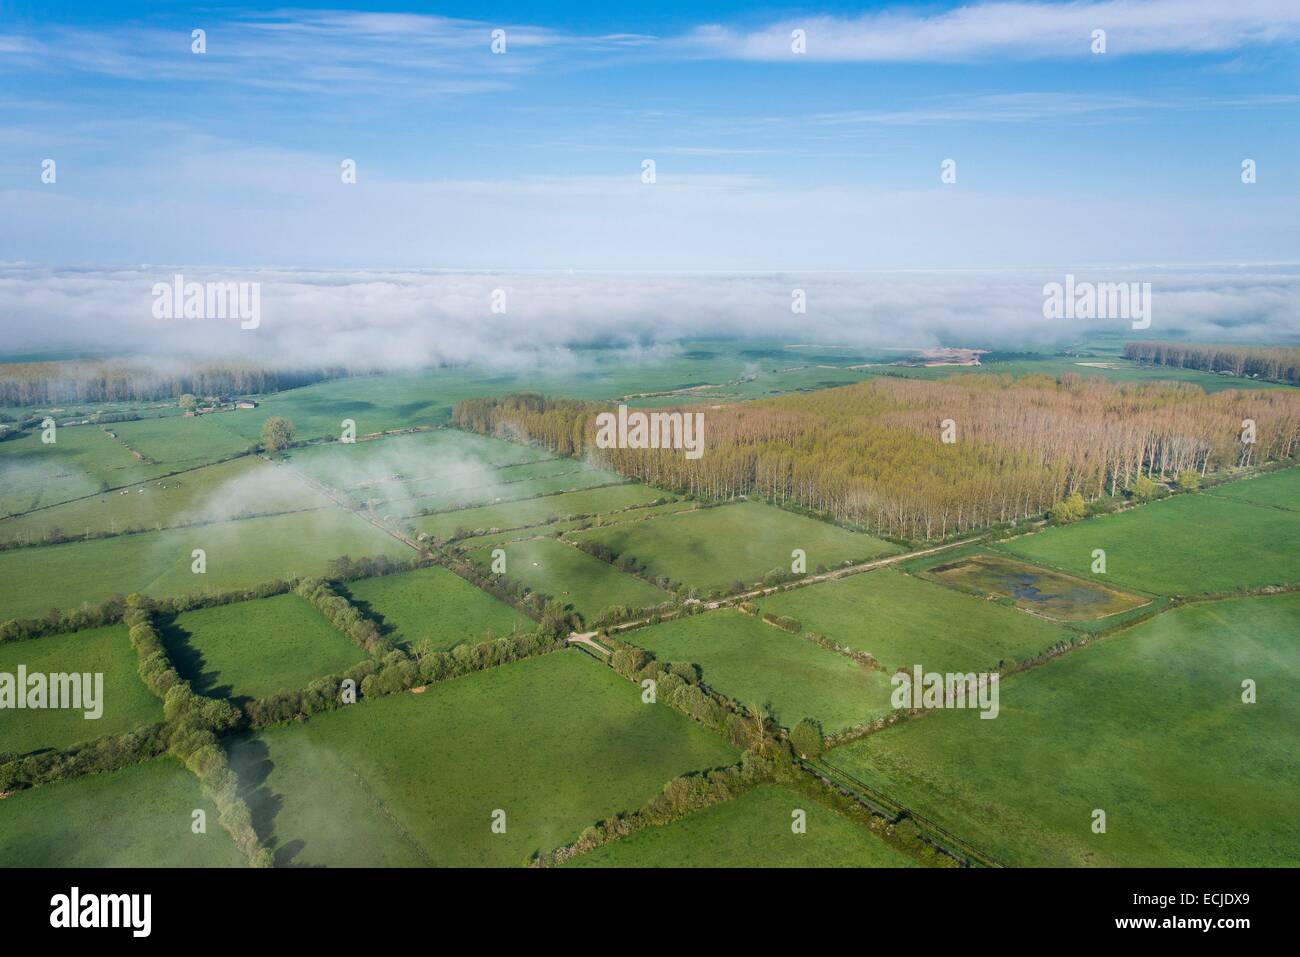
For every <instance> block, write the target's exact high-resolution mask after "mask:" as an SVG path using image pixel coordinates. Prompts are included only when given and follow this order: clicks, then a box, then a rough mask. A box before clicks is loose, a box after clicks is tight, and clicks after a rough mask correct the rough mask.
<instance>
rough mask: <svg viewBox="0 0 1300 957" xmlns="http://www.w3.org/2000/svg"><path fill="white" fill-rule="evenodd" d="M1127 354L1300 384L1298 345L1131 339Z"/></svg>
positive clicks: (1177, 365) (1157, 362) (1178, 366)
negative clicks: (1203, 344) (1227, 344)
mask: <svg viewBox="0 0 1300 957" xmlns="http://www.w3.org/2000/svg"><path fill="white" fill-rule="evenodd" d="M1124 358H1126V359H1132V360H1134V361H1135V362H1150V363H1153V364H1155V365H1159V366H1170V367H1172V368H1176V369H1200V370H1201V371H1204V372H1231V373H1232V374H1233V375H1245V376H1258V377H1259V378H1261V379H1270V380H1272V381H1274V382H1290V383H1291V384H1292V385H1300V349H1294V348H1280V347H1266V346H1198V345H1188V344H1185V343H1178V342H1130V343H1128V344H1127V345H1125V346H1124Z"/></svg>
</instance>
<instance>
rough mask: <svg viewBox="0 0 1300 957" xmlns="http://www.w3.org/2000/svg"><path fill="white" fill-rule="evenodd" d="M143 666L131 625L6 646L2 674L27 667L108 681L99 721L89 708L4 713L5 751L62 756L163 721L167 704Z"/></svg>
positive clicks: (0, 722)
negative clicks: (141, 669)
mask: <svg viewBox="0 0 1300 957" xmlns="http://www.w3.org/2000/svg"><path fill="white" fill-rule="evenodd" d="M138 664H139V662H138V659H137V658H136V653H135V649H134V648H132V647H131V641H130V639H129V638H127V634H126V626H125V625H106V626H105V627H103V628H88V629H86V630H85V631H76V632H69V633H68V634H62V635H47V636H46V637H44V638H36V639H32V640H30V641H14V642H6V643H5V644H0V672H6V673H8V674H10V675H17V673H18V667H19V666H20V665H23V666H25V667H26V669H27V673H28V674H29V675H32V674H38V673H39V674H46V675H49V674H60V673H61V674H72V673H77V674H83V675H84V674H90V675H95V674H102V675H103V676H104V678H103V681H104V685H103V696H102V711H103V713H102V715H101V716H100V717H99V718H93V719H92V718H87V717H86V716H85V709H81V710H72V709H67V708H60V709H57V710H56V709H54V708H44V709H42V710H39V711H36V710H30V711H29V710H22V711H18V710H9V709H5V710H3V711H0V752H2V751H8V752H10V753H13V754H27V753H29V752H32V751H38V750H40V751H43V750H46V749H53V750H58V751H61V750H63V749H64V748H68V747H71V746H72V745H74V744H81V743H83V742H86V741H92V740H94V739H95V738H101V737H104V736H106V735H113V734H121V733H123V732H125V731H130V730H132V729H133V728H139V727H142V726H144V725H148V724H154V723H156V722H159V721H162V719H163V713H162V702H161V701H159V700H158V699H157V698H155V697H154V696H153V694H152V693H151V692H150V691H149V689H148V688H146V687H145V686H144V682H142V681H141V680H140V676H139V674H138V673H137V667H138ZM92 680H93V679H92Z"/></svg>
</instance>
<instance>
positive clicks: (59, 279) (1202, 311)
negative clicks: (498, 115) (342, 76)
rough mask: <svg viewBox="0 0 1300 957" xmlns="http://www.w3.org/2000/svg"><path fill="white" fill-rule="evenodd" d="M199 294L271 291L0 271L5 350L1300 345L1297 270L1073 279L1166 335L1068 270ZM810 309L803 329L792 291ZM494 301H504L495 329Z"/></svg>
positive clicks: (269, 283) (390, 364) (303, 275)
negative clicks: (196, 294) (220, 315)
mask: <svg viewBox="0 0 1300 957" xmlns="http://www.w3.org/2000/svg"><path fill="white" fill-rule="evenodd" d="M178 269H179V271H182V272H183V273H184V275H185V277H186V279H189V280H198V281H254V282H260V283H261V284H262V305H261V312H262V321H261V325H260V327H259V328H258V329H256V330H241V329H240V328H239V326H238V323H237V322H234V321H224V322H223V321H221V320H158V319H155V318H154V317H153V315H152V312H151V305H152V294H151V287H152V285H153V283H155V282H159V281H164V282H168V281H170V280H171V277H172V275H173V272H174V271H176V270H174V269H173V268H172V267H151V268H134V269H119V270H113V271H107V270H104V271H101V270H66V269H44V268H37V267H28V266H17V265H10V266H5V267H0V338H3V341H4V342H5V343H6V346H7V348H8V349H9V350H11V351H13V352H18V353H21V352H25V351H31V350H38V349H40V350H58V349H64V350H72V351H77V352H83V351H98V350H105V351H112V352H116V353H120V354H125V355H152V356H157V357H171V358H185V357H189V358H202V359H210V358H214V357H218V356H243V357H246V358H248V359H250V360H255V361H260V362H264V363H267V364H272V365H288V366H312V365H318V364H341V365H347V366H351V367H352V368H354V369H366V368H384V369H401V368H413V367H419V366H425V365H429V364H438V363H452V364H460V363H474V364H481V365H485V366H489V367H496V368H501V369H509V370H512V371H523V372H526V371H529V370H542V371H556V370H558V369H561V368H563V367H564V366H565V365H566V364H568V365H570V366H576V364H577V363H578V362H579V361H580V360H579V359H578V358H577V357H576V356H575V355H574V354H573V353H572V352H571V351H570V350H571V348H572V347H574V346H576V345H581V344H586V343H592V342H600V343H604V344H612V345H623V346H625V347H627V348H629V349H632V350H634V351H633V352H632V353H630V354H629V359H630V360H635V361H643V360H647V359H654V358H657V357H662V355H664V354H665V350H666V351H667V352H671V350H672V349H674V348H676V346H675V345H674V343H676V342H677V341H678V340H681V339H683V338H687V337H700V336H774V337H782V338H786V339H787V340H789V341H801V342H803V341H821V342H836V343H844V344H848V345H856V346H860V347H871V346H874V347H897V348H914V347H924V346H932V345H950V346H954V345H970V346H984V347H1001V348H1013V349H1025V348H1031V347H1034V346H1045V345H1055V344H1060V343H1065V342H1069V341H1073V340H1077V339H1080V338H1083V337H1085V336H1086V335H1088V334H1089V333H1090V332H1092V331H1096V330H1099V329H1109V330H1112V331H1118V332H1124V333H1126V334H1132V335H1135V336H1138V337H1142V338H1155V337H1167V336H1177V335H1189V336H1193V337H1196V338H1198V339H1201V340H1203V341H1227V340H1234V339H1235V340H1245V341H1252V342H1264V341H1274V342H1277V341H1300V269H1296V268H1275V269H1259V268H1255V269H1229V268H1221V269H1218V270H1215V271H1197V272H1190V271H1186V270H1179V269H1170V268H1156V267H1151V268H1145V269H1136V268H1135V269H1128V270H1114V269H1111V270H1099V269H1088V268H1087V267H1080V268H1074V269H1071V270H1069V271H1071V272H1073V273H1074V274H1075V275H1076V277H1077V278H1078V279H1080V280H1089V281H1103V280H1107V281H1110V280H1114V281H1129V282H1134V281H1139V282H1150V283H1152V287H1153V300H1154V306H1153V323H1152V326H1151V328H1150V329H1148V330H1146V331H1143V332H1140V333H1132V332H1131V331H1130V330H1129V328H1128V325H1127V324H1126V323H1123V322H1098V323H1093V324H1084V323H1076V322H1051V321H1048V320H1045V319H1044V318H1043V315H1042V302H1043V293H1042V287H1043V285H1044V284H1045V283H1047V282H1054V281H1061V280H1063V278H1064V275H1065V272H1066V270H1064V269H1035V270H1018V271H1015V272H975V271H970V272H941V273H925V272H881V273H872V274H798V275H779V274H767V275H706V276H701V275H696V276H690V275H655V274H650V275H627V274H623V275H608V274H567V273H514V274H511V273H437V272H427V271H393V270H350V271H325V270H321V271H290V270H268V269H261V270H230V269H212V268H201V267H178ZM796 287H798V288H802V289H805V290H806V291H807V296H808V312H807V314H806V315H798V316H796V315H792V314H791V311H790V301H791V290H792V289H794V288H796ZM494 289H504V290H506V295H507V300H506V301H507V312H506V314H505V315H499V314H493V313H492V312H491V311H490V308H489V303H490V297H491V294H492V291H493V290H494Z"/></svg>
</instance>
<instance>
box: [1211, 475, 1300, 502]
mask: <svg viewBox="0 0 1300 957" xmlns="http://www.w3.org/2000/svg"><path fill="white" fill-rule="evenodd" d="M1205 494H1206V495H1209V496H1212V497H1213V498H1223V499H1228V500H1229V501H1233V502H1246V503H1247V504H1250V505H1262V506H1265V507H1267V508H1285V509H1290V510H1291V511H1300V468H1290V469H1283V470H1281V471H1280V472H1269V473H1268V474H1267V475H1261V476H1259V477H1257V478H1248V479H1241V480H1240V481H1237V482H1229V483H1228V484H1227V485H1216V486H1214V487H1213V488H1210V489H1207V490H1206V492H1205Z"/></svg>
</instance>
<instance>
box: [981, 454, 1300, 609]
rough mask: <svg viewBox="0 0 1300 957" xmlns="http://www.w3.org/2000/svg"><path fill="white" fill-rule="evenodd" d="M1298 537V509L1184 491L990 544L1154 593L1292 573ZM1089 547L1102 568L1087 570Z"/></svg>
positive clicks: (1298, 566)
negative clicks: (1101, 555)
mask: <svg viewBox="0 0 1300 957" xmlns="http://www.w3.org/2000/svg"><path fill="white" fill-rule="evenodd" d="M1254 481H1261V480H1260V479H1255V480H1254ZM1298 538H1300V513H1297V512H1289V511H1284V510H1281V509H1271V508H1259V507H1258V506H1254V505H1248V504H1245V503H1244V502H1235V501H1231V500H1229V499H1226V498H1223V497H1221V496H1218V495H1206V494H1190V495H1176V496H1174V497H1173V498H1169V499H1165V500H1163V501H1159V502H1152V503H1151V504H1149V505H1142V506H1139V507H1137V508H1133V509H1129V510H1128V511H1124V512H1120V513H1118V514H1115V515H1102V516H1098V517H1096V518H1090V519H1086V520H1084V521H1081V522H1076V523H1075V524H1073V525H1065V526H1058V527H1054V528H1049V529H1047V530H1046V531H1043V532H1038V533H1036V534H1033V535H1025V536H1021V537H1020V538H1013V539H1010V540H1008V541H1006V542H1004V543H1002V544H1001V545H1000V546H998V547H999V549H1005V550H1006V551H1009V552H1011V553H1012V554H1014V555H1018V556H1020V557H1022V558H1026V559H1028V560H1029V561H1031V562H1037V563H1039V564H1043V565H1049V566H1052V567H1054V568H1060V569H1063V570H1065V571H1067V572H1069V573H1070V574H1073V575H1078V576H1080V577H1081V578H1084V579H1089V580H1094V581H1100V582H1105V583H1107V584H1110V585H1118V586H1120V587H1128V588H1135V589H1139V590H1141V591H1147V592H1155V593H1157V594H1161V595H1206V594H1210V595H1212V594H1219V593H1222V592H1227V591H1233V590H1236V589H1241V588H1259V587H1262V586H1264V585H1282V584H1289V583H1293V582H1296V581H1300V562H1297V561H1296V545H1295V543H1296V541H1297V539H1298ZM1097 548H1100V549H1104V550H1105V552H1106V573H1105V574H1104V575H1102V574H1099V575H1093V574H1092V571H1091V569H1092V562H1093V557H1092V552H1093V550H1094V549H1097Z"/></svg>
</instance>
